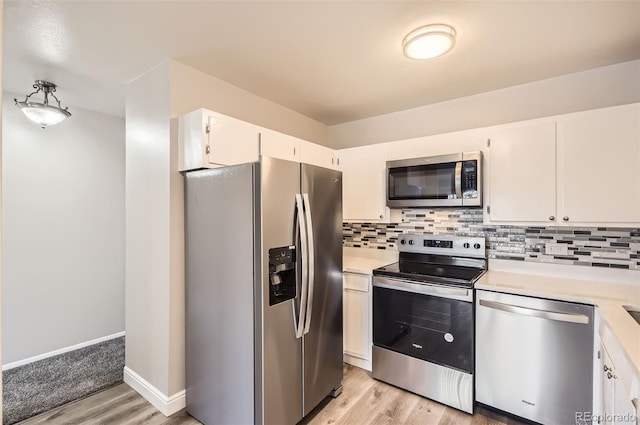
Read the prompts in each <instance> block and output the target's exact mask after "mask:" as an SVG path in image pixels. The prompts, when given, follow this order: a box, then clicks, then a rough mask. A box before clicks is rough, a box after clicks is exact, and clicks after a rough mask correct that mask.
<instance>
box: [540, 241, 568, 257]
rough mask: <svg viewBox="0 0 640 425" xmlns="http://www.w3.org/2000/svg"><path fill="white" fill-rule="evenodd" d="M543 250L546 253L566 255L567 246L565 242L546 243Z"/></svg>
mask: <svg viewBox="0 0 640 425" xmlns="http://www.w3.org/2000/svg"><path fill="white" fill-rule="evenodd" d="M544 250H545V252H546V254H547V255H568V254H569V247H568V246H567V244H566V243H546V244H545V245H544Z"/></svg>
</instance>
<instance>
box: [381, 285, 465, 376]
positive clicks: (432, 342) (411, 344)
mask: <svg viewBox="0 0 640 425" xmlns="http://www.w3.org/2000/svg"><path fill="white" fill-rule="evenodd" d="M373 344H374V345H376V346H378V347H383V348H387V349H389V350H393V351H397V352H399V353H403V354H407V355H409V356H412V357H416V358H419V359H422V360H426V361H429V362H433V363H437V364H440V365H442V366H448V367H453V368H455V369H459V370H462V371H464V372H468V373H472V371H473V305H472V303H470V302H465V301H458V300H451V299H448V298H441V297H434V296H430V295H422V294H415V293H412V292H405V291H402V290H397V289H387V288H380V287H374V288H373Z"/></svg>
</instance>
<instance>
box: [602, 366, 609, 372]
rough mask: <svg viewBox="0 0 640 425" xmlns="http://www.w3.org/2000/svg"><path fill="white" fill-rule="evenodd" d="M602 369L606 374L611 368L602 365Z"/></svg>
mask: <svg viewBox="0 0 640 425" xmlns="http://www.w3.org/2000/svg"><path fill="white" fill-rule="evenodd" d="M603 369H604V371H605V372H608V371H610V370H611V368H610V367H609V366H607V365H604V367H603Z"/></svg>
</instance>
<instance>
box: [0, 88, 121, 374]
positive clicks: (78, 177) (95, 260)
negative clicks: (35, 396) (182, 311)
mask: <svg viewBox="0 0 640 425" xmlns="http://www.w3.org/2000/svg"><path fill="white" fill-rule="evenodd" d="M14 97H18V98H23V97H24V94H22V95H19V94H13V93H3V115H2V120H3V122H4V125H3V128H2V139H3V141H4V144H3V157H2V197H3V199H2V201H3V220H2V247H3V249H2V266H3V267H2V351H3V352H2V360H3V363H4V364H7V363H12V362H15V361H19V360H24V359H25V358H29V357H32V356H36V355H40V354H43V353H47V352H50V351H53V350H57V349H61V348H65V347H68V346H71V345H75V344H79V343H83V342H86V341H90V340H93V339H96V338H100V337H104V336H107V335H111V334H114V333H117V332H121V331H123V330H124V120H123V119H122V118H121V117H115V116H111V115H105V114H101V113H97V112H91V111H87V110H83V109H78V108H74V107H73V106H71V107H70V111H71V113H72V114H73V116H72V117H71V118H69V119H67V120H66V121H64V122H62V123H61V124H59V125H57V126H52V127H49V128H47V129H44V130H43V129H41V128H40V127H39V126H37V125H36V124H34V123H32V122H31V121H29V120H28V119H27V118H26V117H25V116H24V115H23V114H22V113H21V112H20V110H19V109H18V108H16V107H15V106H14V104H13V98H14ZM62 100H63V102H64V96H62Z"/></svg>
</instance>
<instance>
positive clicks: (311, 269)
mask: <svg viewBox="0 0 640 425" xmlns="http://www.w3.org/2000/svg"><path fill="white" fill-rule="evenodd" d="M302 199H303V201H304V212H305V218H306V226H307V235H308V242H309V250H308V251H309V261H308V263H309V285H308V289H307V290H308V292H309V295H308V296H307V316H306V318H305V322H304V333H303V335H306V334H308V333H309V328H310V326H311V312H312V310H313V286H314V283H315V280H316V279H315V260H316V254H315V252H316V250H315V240H314V238H313V221H312V220H311V203H310V202H309V195H308V194H306V193H303V194H302Z"/></svg>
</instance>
